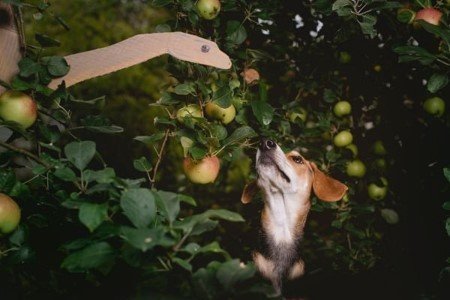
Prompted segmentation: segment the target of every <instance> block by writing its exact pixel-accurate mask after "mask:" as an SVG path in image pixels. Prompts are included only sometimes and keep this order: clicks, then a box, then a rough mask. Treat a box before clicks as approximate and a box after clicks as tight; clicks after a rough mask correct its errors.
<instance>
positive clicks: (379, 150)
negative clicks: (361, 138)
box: [372, 140, 387, 156]
mask: <svg viewBox="0 0 450 300" xmlns="http://www.w3.org/2000/svg"><path fill="white" fill-rule="evenodd" d="M372 151H373V153H374V154H376V155H380V156H381V155H385V154H386V153H387V152H386V148H384V144H383V141H380V140H377V141H375V143H373V146H372Z"/></svg>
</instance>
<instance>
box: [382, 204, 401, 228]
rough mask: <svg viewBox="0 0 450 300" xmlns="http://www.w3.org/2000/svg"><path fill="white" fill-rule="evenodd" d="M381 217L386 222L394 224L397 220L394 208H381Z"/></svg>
mask: <svg viewBox="0 0 450 300" xmlns="http://www.w3.org/2000/svg"><path fill="white" fill-rule="evenodd" d="M380 213H381V217H382V218H383V219H384V220H385V221H386V223H388V224H391V225H394V224H397V223H398V221H399V217H398V214H397V212H396V211H395V210H393V209H390V208H383V209H382V210H381V211H380Z"/></svg>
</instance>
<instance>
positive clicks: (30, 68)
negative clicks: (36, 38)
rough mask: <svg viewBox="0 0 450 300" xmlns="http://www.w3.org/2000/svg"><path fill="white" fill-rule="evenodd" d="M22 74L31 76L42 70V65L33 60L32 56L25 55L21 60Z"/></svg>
mask: <svg viewBox="0 0 450 300" xmlns="http://www.w3.org/2000/svg"><path fill="white" fill-rule="evenodd" d="M19 69H20V73H19V74H20V76H23V77H29V76H30V75H33V74H36V73H38V72H39V71H40V70H41V65H39V64H38V63H37V62H35V61H33V60H32V59H31V58H28V57H24V58H22V59H21V60H20V61H19Z"/></svg>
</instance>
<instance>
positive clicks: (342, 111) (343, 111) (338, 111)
mask: <svg viewBox="0 0 450 300" xmlns="http://www.w3.org/2000/svg"><path fill="white" fill-rule="evenodd" d="M333 112H334V114H335V115H336V116H338V117H343V116H345V115H348V114H350V113H351V112H352V105H351V104H350V102H348V101H339V102H337V103H336V104H335V105H334V107H333Z"/></svg>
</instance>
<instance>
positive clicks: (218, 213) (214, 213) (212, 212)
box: [203, 209, 244, 222]
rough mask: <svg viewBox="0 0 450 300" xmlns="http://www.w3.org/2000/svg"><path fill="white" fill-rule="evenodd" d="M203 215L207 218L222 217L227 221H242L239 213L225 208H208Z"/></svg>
mask: <svg viewBox="0 0 450 300" xmlns="http://www.w3.org/2000/svg"><path fill="white" fill-rule="evenodd" d="M203 215H204V216H206V217H207V218H215V219H223V220H227V221H229V222H244V219H243V218H242V216H241V215H240V214H238V213H235V212H232V211H229V210H226V209H209V210H207V211H205V212H204V213H203Z"/></svg>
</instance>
